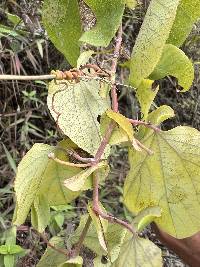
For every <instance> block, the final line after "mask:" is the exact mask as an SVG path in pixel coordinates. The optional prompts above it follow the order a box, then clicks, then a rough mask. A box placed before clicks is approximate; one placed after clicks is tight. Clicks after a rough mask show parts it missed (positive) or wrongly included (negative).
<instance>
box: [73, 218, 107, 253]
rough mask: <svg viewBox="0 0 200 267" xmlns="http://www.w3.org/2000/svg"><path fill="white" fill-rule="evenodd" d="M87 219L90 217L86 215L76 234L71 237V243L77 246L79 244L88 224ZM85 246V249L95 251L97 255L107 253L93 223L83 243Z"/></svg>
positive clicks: (81, 220)
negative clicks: (100, 242)
mask: <svg viewBox="0 0 200 267" xmlns="http://www.w3.org/2000/svg"><path fill="white" fill-rule="evenodd" d="M87 219H88V215H86V214H85V215H83V216H81V219H80V223H79V226H78V227H77V229H76V230H75V232H74V233H73V234H72V236H71V237H70V241H71V243H72V244H76V243H77V242H78V240H79V238H80V235H81V233H82V231H83V228H84V226H85V224H86V222H87ZM83 244H84V246H85V247H87V248H89V249H91V250H92V251H94V252H95V253H96V254H97V255H103V254H104V253H105V251H104V250H103V248H102V247H101V245H100V244H99V240H98V236H97V231H96V228H95V226H94V223H93V222H92V223H91V224H90V227H89V229H88V232H87V235H86V237H85V239H84V241H83Z"/></svg>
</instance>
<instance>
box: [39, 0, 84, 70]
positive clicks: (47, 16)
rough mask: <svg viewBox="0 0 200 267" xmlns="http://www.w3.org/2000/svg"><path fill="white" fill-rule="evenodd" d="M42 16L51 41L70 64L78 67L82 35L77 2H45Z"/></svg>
mask: <svg viewBox="0 0 200 267" xmlns="http://www.w3.org/2000/svg"><path fill="white" fill-rule="evenodd" d="M42 15H43V19H42V20H43V24H44V27H45V29H46V30H47V33H48V35H49V37H50V39H51V41H52V42H53V43H54V45H55V46H56V48H57V49H58V50H59V51H60V52H61V53H63V54H64V56H65V57H66V59H67V60H68V61H69V63H70V64H71V65H73V66H76V61H77V59H78V57H79V53H80V52H79V50H80V49H79V42H78V40H79V38H80V36H81V33H82V30H81V21H80V14H79V7H78V2H77V0H73V1H70V0H45V1H44V5H43V9H42Z"/></svg>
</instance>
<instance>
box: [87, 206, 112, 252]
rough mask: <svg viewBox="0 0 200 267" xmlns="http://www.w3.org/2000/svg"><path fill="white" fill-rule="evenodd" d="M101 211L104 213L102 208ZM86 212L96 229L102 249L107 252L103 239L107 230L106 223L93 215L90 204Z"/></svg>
mask: <svg viewBox="0 0 200 267" xmlns="http://www.w3.org/2000/svg"><path fill="white" fill-rule="evenodd" d="M102 210H104V211H105V209H104V208H103V207H102ZM88 212H89V214H90V217H91V219H92V221H93V223H94V226H95V228H96V231H97V235H98V239H99V243H100V245H101V246H102V248H103V249H104V250H105V251H106V252H107V251H108V249H107V244H106V239H105V233H106V231H107V228H108V221H107V220H105V219H103V218H102V217H101V216H100V215H96V214H95V213H94V211H93V209H92V204H91V203H89V204H88Z"/></svg>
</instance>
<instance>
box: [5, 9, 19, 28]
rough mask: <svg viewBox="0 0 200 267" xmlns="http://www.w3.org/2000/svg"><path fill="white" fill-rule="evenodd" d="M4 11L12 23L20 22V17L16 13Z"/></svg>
mask: <svg viewBox="0 0 200 267" xmlns="http://www.w3.org/2000/svg"><path fill="white" fill-rule="evenodd" d="M5 13H6V15H7V17H8V20H9V21H10V22H12V23H13V24H14V25H18V24H20V22H22V19H21V18H20V17H18V16H17V15H15V14H11V13H9V12H5Z"/></svg>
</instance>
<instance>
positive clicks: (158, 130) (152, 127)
mask: <svg viewBox="0 0 200 267" xmlns="http://www.w3.org/2000/svg"><path fill="white" fill-rule="evenodd" d="M128 120H129V122H130V123H132V124H133V125H134V126H138V125H143V126H145V127H147V128H150V129H152V130H154V131H155V132H160V131H161V130H160V129H159V128H158V127H156V126H155V125H152V124H151V123H150V122H145V121H138V120H133V119H128Z"/></svg>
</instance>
